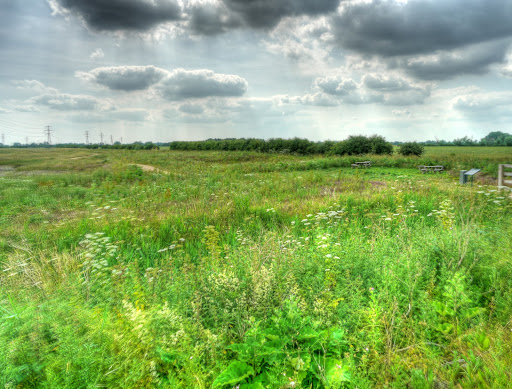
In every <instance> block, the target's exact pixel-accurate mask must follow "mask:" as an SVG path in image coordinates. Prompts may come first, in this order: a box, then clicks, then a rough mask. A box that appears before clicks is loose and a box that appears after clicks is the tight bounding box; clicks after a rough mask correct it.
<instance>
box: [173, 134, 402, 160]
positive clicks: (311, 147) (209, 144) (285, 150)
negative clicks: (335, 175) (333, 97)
mask: <svg viewBox="0 0 512 389" xmlns="http://www.w3.org/2000/svg"><path fill="white" fill-rule="evenodd" d="M169 147H170V149H171V150H223V151H257V152H260V153H280V154H300V155H308V154H328V155H363V154H376V155H382V154H391V153H392V152H393V145H392V144H391V143H389V142H387V141H386V140H385V139H384V138H383V137H382V136H379V135H373V136H371V137H366V136H363V135H357V136H349V137H348V139H347V140H344V141H341V142H333V141H325V142H312V141H309V140H307V139H300V138H293V139H282V138H273V139H269V140H263V139H253V138H250V139H209V140H206V141H196V142H171V144H170V146H169Z"/></svg>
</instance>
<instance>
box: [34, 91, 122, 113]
mask: <svg viewBox="0 0 512 389" xmlns="http://www.w3.org/2000/svg"><path fill="white" fill-rule="evenodd" d="M29 103H30V104H37V105H43V106H47V107H49V108H52V109H55V110H58V111H94V110H98V111H109V110H112V109H114V108H115V105H114V104H113V103H111V102H110V101H108V100H102V99H98V98H97V97H94V96H89V95H72V94H68V93H51V94H43V95H40V96H36V97H33V98H31V99H30V100H29Z"/></svg>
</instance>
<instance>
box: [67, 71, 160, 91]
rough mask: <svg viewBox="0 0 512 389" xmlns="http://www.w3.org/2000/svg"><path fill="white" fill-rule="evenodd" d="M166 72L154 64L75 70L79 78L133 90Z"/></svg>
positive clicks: (148, 83) (116, 88) (144, 85)
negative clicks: (83, 70) (87, 70)
mask: <svg viewBox="0 0 512 389" xmlns="http://www.w3.org/2000/svg"><path fill="white" fill-rule="evenodd" d="M167 73H168V72H167V71H166V70H164V69H159V68H157V67H155V66H152V65H149V66H111V67H102V68H96V69H93V70H91V71H89V72H77V76H78V77H79V78H82V79H85V80H88V81H94V82H96V83H98V84H100V85H103V86H106V87H107V88H109V89H112V90H122V91H135V90H143V89H147V88H149V87H150V86H151V85H154V84H156V83H157V82H158V81H160V80H161V79H162V78H164V77H165V75H166V74H167Z"/></svg>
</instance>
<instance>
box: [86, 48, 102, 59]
mask: <svg viewBox="0 0 512 389" xmlns="http://www.w3.org/2000/svg"><path fill="white" fill-rule="evenodd" d="M103 57H105V53H104V52H103V50H102V49H100V48H97V49H96V50H94V51H93V52H92V53H91V55H89V58H91V59H101V58H103Z"/></svg>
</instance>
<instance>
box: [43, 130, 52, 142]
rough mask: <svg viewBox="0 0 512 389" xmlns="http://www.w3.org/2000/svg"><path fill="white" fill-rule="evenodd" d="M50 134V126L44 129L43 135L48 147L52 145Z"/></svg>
mask: <svg viewBox="0 0 512 389" xmlns="http://www.w3.org/2000/svg"><path fill="white" fill-rule="evenodd" d="M52 132H53V130H52V129H51V126H46V127H45V130H44V133H45V135H46V136H47V137H48V144H49V145H51V144H52V135H51V134H52Z"/></svg>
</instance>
